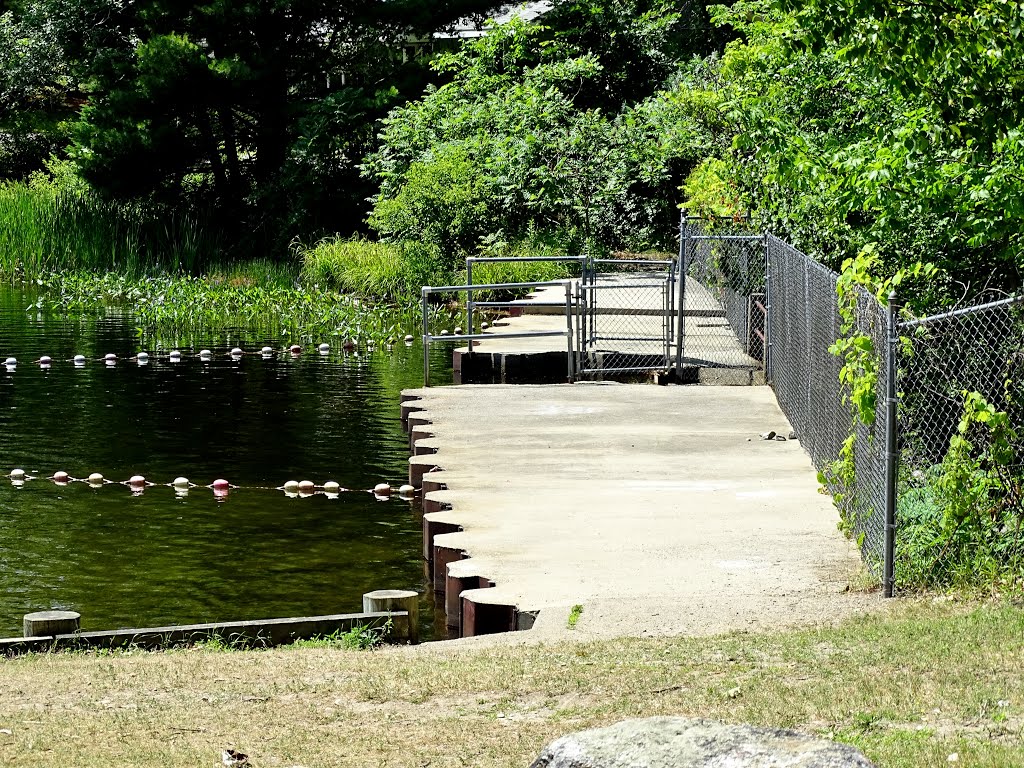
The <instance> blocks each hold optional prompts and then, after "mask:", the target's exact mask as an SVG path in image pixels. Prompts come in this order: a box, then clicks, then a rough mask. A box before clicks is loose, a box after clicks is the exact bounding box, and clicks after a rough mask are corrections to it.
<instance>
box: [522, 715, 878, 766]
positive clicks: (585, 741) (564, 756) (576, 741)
mask: <svg viewBox="0 0 1024 768" xmlns="http://www.w3.org/2000/svg"><path fill="white" fill-rule="evenodd" d="M531 768H874V766H873V764H872V763H871V762H869V761H868V759H867V758H866V757H864V755H862V754H861V753H860V752H858V751H857V750H856V749H854V748H853V747H848V746H846V745H844V744H836V743H835V742H833V741H825V740H823V739H818V738H815V737H814V736H809V735H807V734H804V733H798V732H797V731H786V730H782V729H779V728H755V727H753V726H750V725H727V724H725V723H716V722H714V721H712V720H700V719H693V718H688V717H649V718H647V719H644V720H625V721H623V722H621V723H616V724H615V725H612V726H609V727H607V728H595V729H593V730H590V731H580V732H579V733H572V734H569V735H568V736H563V737H562V738H560V739H557V740H555V741H553V742H551V743H550V744H548V746H547V747H545V748H544V751H543V752H541V754H540V757H538V758H537V759H536V760H535V761H534V763H533V765H532V766H531Z"/></svg>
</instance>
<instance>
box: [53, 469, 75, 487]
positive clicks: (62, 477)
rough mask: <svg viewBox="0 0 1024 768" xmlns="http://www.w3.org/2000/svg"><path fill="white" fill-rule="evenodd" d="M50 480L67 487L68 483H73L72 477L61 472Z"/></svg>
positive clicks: (56, 473) (54, 474) (55, 473)
mask: <svg viewBox="0 0 1024 768" xmlns="http://www.w3.org/2000/svg"><path fill="white" fill-rule="evenodd" d="M50 479H51V480H53V482H55V483H56V484H57V485H67V484H68V483H70V482H71V475H69V474H68V473H67V472H64V471H59V472H54V473H53V476H52V477H51V478H50Z"/></svg>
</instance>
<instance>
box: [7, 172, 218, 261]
mask: <svg viewBox="0 0 1024 768" xmlns="http://www.w3.org/2000/svg"><path fill="white" fill-rule="evenodd" d="M222 252H223V249H222V241H221V238H220V236H219V234H218V232H217V231H216V230H215V229H213V228H211V227H209V226H207V225H205V224H204V223H203V222H202V221H201V220H200V217H198V216H196V215H194V214H191V213H184V212H181V211H174V210H170V209H162V208H157V207H153V206H145V205H138V204H120V203H113V202H109V201H106V200H102V199H101V198H99V197H97V196H95V195H94V194H92V193H89V192H83V191H77V190H71V191H69V190H63V189H60V188H58V187H54V186H47V185H28V184H23V183H17V182H9V183H5V184H0V276H3V277H6V278H16V277H22V278H33V277H37V276H39V275H41V274H43V273H46V272H52V271H55V270H81V269H86V270H117V271H118V272H120V273H122V274H126V275H132V276H140V275H144V274H150V273H152V272H154V271H182V272H194V271H196V270H198V269H200V268H202V267H203V266H205V265H207V264H210V263H211V262H213V261H215V260H216V259H218V258H221V254H222Z"/></svg>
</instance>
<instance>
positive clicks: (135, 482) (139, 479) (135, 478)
mask: <svg viewBox="0 0 1024 768" xmlns="http://www.w3.org/2000/svg"><path fill="white" fill-rule="evenodd" d="M145 484H146V478H144V477H143V476H142V475H132V476H131V477H129V478H128V485H131V486H133V487H138V486H140V485H145Z"/></svg>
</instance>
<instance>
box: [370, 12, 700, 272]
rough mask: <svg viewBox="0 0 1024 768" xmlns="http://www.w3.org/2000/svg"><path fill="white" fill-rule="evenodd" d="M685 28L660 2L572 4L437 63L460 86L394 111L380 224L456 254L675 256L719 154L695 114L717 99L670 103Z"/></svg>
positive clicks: (373, 161)
mask: <svg viewBox="0 0 1024 768" xmlns="http://www.w3.org/2000/svg"><path fill="white" fill-rule="evenodd" d="M701 13H703V10H701ZM684 21H685V20H684V19H683V18H682V17H681V16H680V14H679V13H678V12H677V11H676V10H675V9H673V8H672V7H670V5H669V4H666V3H662V2H643V1H642V0H629V2H617V1H615V0H600V1H598V0H590V1H588V2H567V3H564V4H560V5H558V6H557V7H556V8H555V9H554V10H553V11H552V12H551V14H549V15H547V16H545V17H544V23H543V24H526V23H522V22H513V23H510V24H507V25H503V26H501V27H498V28H494V29H492V30H490V33H489V34H488V35H487V36H485V37H483V38H480V39H479V40H475V41H472V42H470V43H467V44H466V45H464V46H463V47H462V49H461V50H459V51H457V52H453V53H451V54H449V55H446V56H442V57H440V58H439V59H438V60H437V61H436V62H435V67H436V70H437V71H438V72H439V73H440V74H443V75H444V76H446V77H448V78H450V82H448V83H447V84H444V85H441V86H440V87H431V88H430V89H428V91H427V92H426V94H425V95H424V96H423V98H421V99H420V100H418V101H415V102H412V103H410V104H408V105H406V106H405V107H402V108H400V109H397V110H395V111H393V112H392V113H391V114H390V115H389V116H388V117H387V119H385V120H384V121H383V131H382V133H381V139H382V144H381V148H380V149H379V150H378V151H377V152H375V153H373V154H371V155H370V156H369V157H368V158H367V160H366V163H365V164H364V171H365V173H366V174H367V176H368V177H369V178H372V179H373V180H375V181H376V182H377V183H379V185H380V191H379V193H378V194H377V195H376V196H375V197H374V199H373V204H374V210H373V213H372V214H371V216H370V223H371V225H373V226H374V227H376V228H377V229H378V230H379V231H381V233H382V234H384V235H385V236H387V237H390V238H393V239H405V238H418V239H424V240H427V241H429V242H431V243H435V244H437V245H438V247H440V248H441V249H442V250H443V251H444V252H445V253H446V254H453V255H454V257H455V258H458V257H461V255H464V254H467V253H472V252H473V251H474V250H475V249H476V247H477V246H478V245H479V244H480V243H485V242H486V241H487V240H488V239H489V238H497V239H500V240H504V241H510V242H515V241H520V240H523V239H524V238H527V237H528V236H529V233H530V232H531V231H533V232H540V233H543V235H544V236H545V237H547V238H549V239H552V240H555V241H557V242H558V243H559V245H560V247H562V248H563V249H565V250H567V251H570V252H576V253H579V252H582V251H583V250H587V249H589V250H591V251H593V252H607V251H609V250H613V249H616V248H629V249H634V250H642V249H644V248H647V247H650V246H652V245H666V244H667V243H668V241H670V240H671V238H672V237H673V236H674V231H675V227H674V218H675V215H676V213H675V209H674V207H673V205H672V198H673V195H674V190H675V188H676V187H678V185H679V183H680V182H681V181H682V179H683V178H684V176H685V173H686V172H687V171H688V170H689V169H690V168H692V167H693V166H694V165H696V164H697V163H698V162H699V161H700V159H701V157H702V156H703V154H704V151H705V149H706V147H707V146H708V145H709V139H708V136H707V131H706V130H705V129H704V128H703V126H702V125H699V124H697V123H695V121H693V120H689V119H687V117H686V116H687V115H688V114H689V113H690V112H701V114H706V113H707V112H708V104H707V102H706V100H702V99H699V98H690V97H689V96H688V95H684V94H683V92H682V89H675V88H674V87H673V88H672V89H671V92H664V93H662V92H659V91H657V88H658V87H659V86H661V85H662V84H663V78H664V77H665V76H667V75H668V74H669V73H670V71H671V69H672V68H674V67H675V66H677V60H676V62H673V57H674V56H676V55H680V54H679V51H681V50H683V49H684V48H686V46H692V45H694V43H693V36H692V35H690V34H687V33H686V32H685V30H683V29H682V27H681V24H682V23H684ZM587 41H592V42H591V43H590V44H585V43H587ZM684 41H686V44H685V45H684V44H683V43H684ZM712 44H713V43H712V41H711V40H710V39H706V40H704V41H703V42H702V45H706V46H711V45H712ZM680 46H682V47H680ZM686 49H687V50H690V49H689V48H686ZM626 51H631V53H630V54H629V55H630V56H632V57H633V59H632V60H631V61H629V62H628V66H627V62H626V61H625V60H624V59H623V58H622V57H624V56H625V55H626V53H625V52H626ZM673 51H674V52H675V53H673ZM648 64H649V65H650V66H647V65H648ZM683 76H684V75H678V76H677V78H678V77H683Z"/></svg>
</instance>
